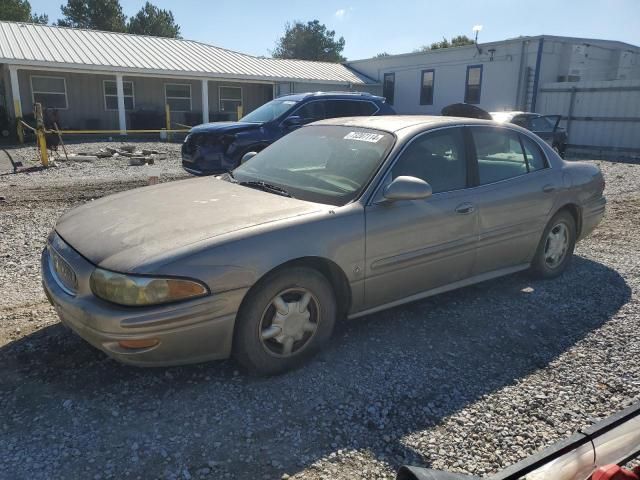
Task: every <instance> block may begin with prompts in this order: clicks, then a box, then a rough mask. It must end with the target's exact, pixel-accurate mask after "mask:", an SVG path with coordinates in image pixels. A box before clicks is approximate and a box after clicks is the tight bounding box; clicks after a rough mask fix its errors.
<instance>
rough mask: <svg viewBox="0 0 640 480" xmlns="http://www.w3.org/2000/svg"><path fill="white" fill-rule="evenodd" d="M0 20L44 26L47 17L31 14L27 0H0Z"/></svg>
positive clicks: (47, 20)
mask: <svg viewBox="0 0 640 480" xmlns="http://www.w3.org/2000/svg"><path fill="white" fill-rule="evenodd" d="M0 20H5V21H8V22H31V23H43V24H46V23H47V22H49V17H48V16H47V15H38V14H36V13H33V12H32V11H31V4H30V3H29V1H28V0H0Z"/></svg>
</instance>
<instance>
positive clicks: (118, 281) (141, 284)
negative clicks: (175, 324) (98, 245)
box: [90, 268, 209, 307]
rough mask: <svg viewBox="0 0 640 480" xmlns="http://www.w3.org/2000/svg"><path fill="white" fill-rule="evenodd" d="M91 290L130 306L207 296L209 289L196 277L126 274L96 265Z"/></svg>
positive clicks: (97, 294)
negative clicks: (187, 278)
mask: <svg viewBox="0 0 640 480" xmlns="http://www.w3.org/2000/svg"><path fill="white" fill-rule="evenodd" d="M90 283H91V290H92V291H93V293H94V294H95V295H96V296H97V297H100V298H102V299H103V300H107V301H108V302H113V303H117V304H119V305H125V306H128V307H141V306H145V305H158V304H161V303H170V302H177V301H180V300H187V299H190V298H197V297H202V296H205V295H207V294H208V293H209V290H208V289H207V287H206V286H204V285H203V284H201V283H199V282H196V281H194V280H186V279H181V278H162V277H142V276H136V275H125V274H122V273H116V272H110V271H108V270H103V269H101V268H96V269H95V270H94V271H93V273H92V274H91V281H90Z"/></svg>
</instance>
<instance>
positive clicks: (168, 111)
mask: <svg viewBox="0 0 640 480" xmlns="http://www.w3.org/2000/svg"><path fill="white" fill-rule="evenodd" d="M164 113H165V118H166V121H167V125H166V126H167V141H171V108H169V104H168V103H167V104H166V105H165V106H164Z"/></svg>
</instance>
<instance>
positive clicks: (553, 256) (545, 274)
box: [531, 210, 576, 278]
mask: <svg viewBox="0 0 640 480" xmlns="http://www.w3.org/2000/svg"><path fill="white" fill-rule="evenodd" d="M575 246H576V221H575V220H574V218H573V216H572V215H571V214H570V213H569V212H567V211H566V210H562V211H560V212H558V213H557V214H556V215H555V216H554V217H553V218H552V219H551V221H550V222H549V223H548V224H547V227H546V228H545V230H544V233H543V234H542V239H541V240H540V244H539V245H538V249H537V250H536V255H535V257H534V258H533V261H532V262H531V272H532V273H533V274H534V275H536V276H537V277H540V278H554V277H557V276H558V275H560V274H562V272H564V271H565V270H566V269H567V267H568V266H569V263H570V262H571V257H572V256H573V250H574V248H575Z"/></svg>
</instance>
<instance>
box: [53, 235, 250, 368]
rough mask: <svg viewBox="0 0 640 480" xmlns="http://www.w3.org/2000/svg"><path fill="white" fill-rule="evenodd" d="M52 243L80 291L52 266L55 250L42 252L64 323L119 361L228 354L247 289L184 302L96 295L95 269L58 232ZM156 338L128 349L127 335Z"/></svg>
mask: <svg viewBox="0 0 640 480" xmlns="http://www.w3.org/2000/svg"><path fill="white" fill-rule="evenodd" d="M48 247H49V248H53V249H55V251H56V252H57V253H58V254H59V255H60V256H62V258H63V259H64V260H65V261H66V262H67V263H68V264H69V266H70V267H71V268H72V269H73V270H74V272H75V274H76V276H77V280H78V284H77V291H75V292H69V290H68V289H66V288H64V286H63V285H61V284H60V282H59V280H58V279H57V278H56V276H55V275H54V274H53V273H52V270H51V268H50V259H49V257H50V253H49V251H48V249H45V250H44V251H43V253H42V260H41V267H42V283H43V287H44V290H45V293H46V295H47V297H48V298H49V300H50V301H51V303H52V304H53V305H54V307H55V308H56V311H57V312H58V316H59V317H60V320H61V322H62V323H63V324H65V325H67V326H68V327H69V328H71V330H73V331H74V332H76V333H77V334H78V335H79V336H80V337H82V338H83V339H84V340H86V341H87V342H88V343H90V344H91V345H93V346H94V347H96V348H98V349H99V350H102V351H103V352H104V353H106V354H107V355H109V356H110V357H112V358H115V359H116V360H119V361H121V362H123V363H128V364H132V365H138V366H167V365H182V364H187V363H196V362H202V361H206V360H215V359H223V358H228V357H229V355H230V353H231V345H232V341H233V327H234V323H235V317H236V312H237V310H238V308H239V306H240V302H241V301H242V298H243V297H244V295H245V293H246V289H238V290H233V291H230V292H224V293H218V294H213V295H211V296H208V297H204V298H200V299H196V300H190V301H185V302H181V303H175V304H169V305H160V306H153V307H137V308H127V307H120V306H117V305H113V304H110V303H108V302H105V301H103V300H101V299H99V298H97V297H96V296H94V295H93V293H92V292H91V289H90V287H89V277H90V275H91V272H92V271H93V269H94V268H95V267H94V265H93V264H91V263H90V262H88V261H87V260H86V259H84V258H83V257H82V256H80V255H79V254H78V253H77V252H76V251H74V250H73V249H72V248H71V247H69V246H68V245H67V244H66V243H64V241H62V239H61V238H60V237H59V236H58V235H55V234H54V235H52V236H51V237H50V241H49V245H48ZM147 339H155V340H158V343H157V344H156V345H155V346H153V347H148V348H141V349H128V348H123V347H121V346H120V345H119V344H118V342H119V341H122V340H147Z"/></svg>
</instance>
